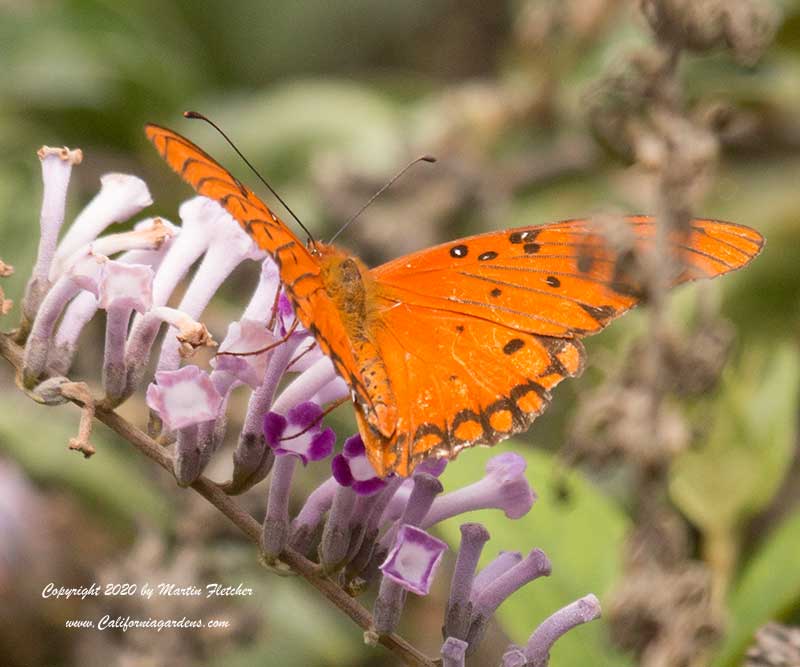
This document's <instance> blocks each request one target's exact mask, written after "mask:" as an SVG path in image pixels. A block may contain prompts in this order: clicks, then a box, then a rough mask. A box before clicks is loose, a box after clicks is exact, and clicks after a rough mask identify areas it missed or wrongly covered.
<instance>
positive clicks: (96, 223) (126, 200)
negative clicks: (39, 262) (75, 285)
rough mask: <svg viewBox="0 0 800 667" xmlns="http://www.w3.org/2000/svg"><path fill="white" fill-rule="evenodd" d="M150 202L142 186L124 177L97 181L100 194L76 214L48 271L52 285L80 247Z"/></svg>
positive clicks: (140, 183)
mask: <svg viewBox="0 0 800 667" xmlns="http://www.w3.org/2000/svg"><path fill="white" fill-rule="evenodd" d="M152 203H153V199H152V198H151V197H150V192H149V191H148V189H147V185H146V184H145V182H144V181H143V180H142V179H140V178H137V177H136V176H130V175H128V174H106V175H105V176H102V177H101V178H100V192H99V193H98V194H97V195H96V196H95V198H94V199H92V201H91V202H89V204H88V205H87V206H86V208H84V209H83V211H81V212H80V214H79V215H78V217H77V218H75V221H74V222H73V223H72V225H70V228H69V230H68V231H67V233H66V234H65V235H64V238H62V239H61V242H60V243H59V244H58V249H57V250H56V254H55V258H54V261H53V263H52V265H51V268H50V280H51V281H54V280H55V279H56V278H58V276H59V275H60V274H61V273H62V272H63V271H64V270H65V268H66V266H67V265H68V262H69V258H70V256H71V255H72V254H73V253H74V252H75V251H77V250H79V249H80V248H81V247H82V246H84V245H86V244H87V243H90V242H91V241H92V240H94V239H96V238H97V237H98V236H99V235H100V233H101V232H102V231H103V230H104V229H105V228H106V227H108V226H109V225H111V224H113V223H115V222H122V221H124V220H127V219H128V218H130V217H131V216H133V215H136V213H138V212H139V211H141V210H142V209H143V208H145V207H146V206H150V204H152Z"/></svg>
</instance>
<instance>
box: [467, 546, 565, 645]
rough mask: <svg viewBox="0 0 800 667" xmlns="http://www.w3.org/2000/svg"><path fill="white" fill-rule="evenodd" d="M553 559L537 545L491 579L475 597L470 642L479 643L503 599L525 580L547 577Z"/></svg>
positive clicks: (471, 643) (468, 636)
mask: <svg viewBox="0 0 800 667" xmlns="http://www.w3.org/2000/svg"><path fill="white" fill-rule="evenodd" d="M551 569H552V568H551V565H550V561H549V559H548V558H547V556H546V555H545V554H544V552H543V551H542V550H541V549H534V550H533V551H531V552H530V553H529V554H528V556H527V557H526V558H524V559H523V560H522V561H521V562H519V563H517V564H516V565H515V566H514V567H512V568H511V569H510V570H507V571H506V572H504V573H503V574H501V575H500V576H499V577H497V578H496V579H495V580H494V581H492V582H490V583H488V584H487V585H486V586H485V587H484V588H483V590H481V591H480V592H479V593H477V594H476V596H475V598H474V606H473V615H472V623H471V625H470V628H469V633H468V634H467V642H468V643H469V645H470V646H476V645H477V644H478V642H479V641H480V639H481V638H482V637H483V633H484V631H485V630H486V624H487V623H488V621H489V619H490V618H491V617H492V615H493V614H494V612H495V611H496V610H497V608H498V607H499V606H500V605H501V604H502V602H503V601H504V600H505V599H506V598H507V597H508V596H509V595H511V594H512V593H514V592H515V591H517V590H519V589H520V588H522V587H523V586H524V585H525V584H527V583H529V582H531V581H533V580H534V579H538V578H539V577H543V576H544V577H547V576H549V575H550V571H551Z"/></svg>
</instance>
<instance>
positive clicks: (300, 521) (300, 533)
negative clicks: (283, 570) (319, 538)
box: [290, 477, 340, 555]
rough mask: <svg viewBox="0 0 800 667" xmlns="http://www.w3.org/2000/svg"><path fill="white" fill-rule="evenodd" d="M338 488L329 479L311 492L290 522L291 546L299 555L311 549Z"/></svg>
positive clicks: (333, 481) (335, 483) (332, 480)
mask: <svg viewBox="0 0 800 667" xmlns="http://www.w3.org/2000/svg"><path fill="white" fill-rule="evenodd" d="M339 488H340V486H339V483H338V482H337V481H336V480H335V479H334V478H333V477H329V478H328V479H327V480H325V481H324V482H323V483H322V484H320V485H319V486H318V487H317V488H316V489H314V490H313V491H312V492H311V494H310V495H309V496H308V498H306V502H305V504H304V505H303V507H302V509H301V510H300V512H299V513H298V514H297V516H296V517H295V518H294V520H293V521H292V525H291V531H290V535H291V545H292V547H293V548H294V549H296V550H297V551H299V552H300V553H301V554H304V555H305V554H306V553H308V550H309V549H310V548H311V543H312V540H313V537H314V533H315V532H316V530H317V528H318V527H319V525H320V524H321V523H322V517H323V516H324V515H325V512H327V511H328V510H329V509H330V508H331V505H333V497H334V496H335V495H336V491H337V489H339Z"/></svg>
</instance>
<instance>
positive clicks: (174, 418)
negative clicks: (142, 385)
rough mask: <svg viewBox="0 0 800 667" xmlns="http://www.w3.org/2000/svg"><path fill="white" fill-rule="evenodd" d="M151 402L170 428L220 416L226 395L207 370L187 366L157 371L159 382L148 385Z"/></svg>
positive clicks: (148, 396) (148, 399)
mask: <svg viewBox="0 0 800 667" xmlns="http://www.w3.org/2000/svg"><path fill="white" fill-rule="evenodd" d="M147 405H148V406H149V407H150V408H152V409H153V410H155V411H156V412H157V413H158V415H159V417H161V419H162V420H163V421H164V423H165V424H166V426H167V428H169V429H171V430H176V429H180V428H184V427H186V426H192V425H194V424H199V423H201V422H205V421H211V420H213V419H216V418H217V416H218V414H219V410H220V407H221V406H222V396H220V395H219V392H217V390H216V388H215V387H214V383H213V382H211V378H209V376H208V374H207V373H205V372H203V371H201V370H200V369H199V368H198V367H197V366H184V367H183V368H181V369H178V370H176V371H161V372H158V373H156V382H155V383H154V384H150V386H149V387H148V388H147Z"/></svg>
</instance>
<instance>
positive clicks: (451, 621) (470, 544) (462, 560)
mask: <svg viewBox="0 0 800 667" xmlns="http://www.w3.org/2000/svg"><path fill="white" fill-rule="evenodd" d="M488 539H489V531H488V530H486V528H484V527H483V526H482V525H481V524H479V523H464V524H461V545H460V548H459V550H458V557H457V558H456V566H455V569H454V570H453V579H452V583H451V584H450V599H449V600H448V602H447V611H446V613H445V624H444V634H445V636H447V637H456V638H458V639H466V636H467V631H468V630H469V621H470V616H471V615H472V605H471V603H470V595H471V594H472V582H473V580H474V577H475V568H476V567H477V565H478V560H479V559H480V557H481V551H482V550H483V545H484V544H486V542H487V541H488Z"/></svg>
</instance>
